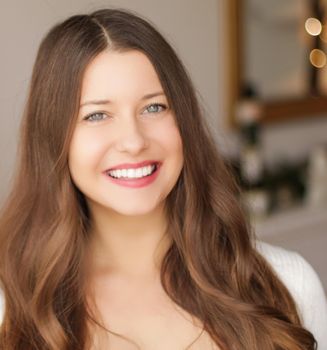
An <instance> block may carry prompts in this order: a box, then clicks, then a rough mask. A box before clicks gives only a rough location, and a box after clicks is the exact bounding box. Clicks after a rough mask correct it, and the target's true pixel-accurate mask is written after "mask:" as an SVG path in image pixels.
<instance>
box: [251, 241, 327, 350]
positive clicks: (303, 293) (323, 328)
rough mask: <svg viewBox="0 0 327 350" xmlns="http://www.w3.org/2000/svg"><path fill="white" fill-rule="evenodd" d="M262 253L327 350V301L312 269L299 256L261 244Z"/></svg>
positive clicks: (308, 325)
mask: <svg viewBox="0 0 327 350" xmlns="http://www.w3.org/2000/svg"><path fill="white" fill-rule="evenodd" d="M256 248H257V250H258V251H259V253H260V254H261V255H262V256H263V257H264V258H265V259H266V260H267V261H268V263H269V264H270V265H271V267H272V268H273V270H274V271H275V272H276V274H277V275H278V277H279V278H280V279H281V281H282V282H283V283H284V285H285V286H286V287H287V289H288V290H289V292H290V293H291V294H292V296H293V298H294V300H295V302H296V304H297V308H298V311H299V314H300V317H301V318H302V321H303V324H304V326H305V327H306V328H307V329H309V330H310V331H311V332H312V333H313V334H314V336H315V338H316V339H317V341H318V345H319V347H318V349H319V350H327V301H326V295H325V292H324V289H323V286H322V283H321V281H320V279H319V277H318V275H317V273H316V272H315V270H314V269H313V268H312V266H311V265H310V264H309V263H308V262H307V261H306V260H305V259H304V258H303V257H302V256H301V255H300V254H298V253H296V252H293V251H289V250H286V249H284V248H281V247H276V246H273V245H271V244H268V243H264V242H261V241H257V242H256Z"/></svg>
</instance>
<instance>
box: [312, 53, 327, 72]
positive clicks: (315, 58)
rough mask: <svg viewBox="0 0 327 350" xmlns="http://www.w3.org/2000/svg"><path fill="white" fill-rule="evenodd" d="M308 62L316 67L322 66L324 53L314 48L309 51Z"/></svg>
mask: <svg viewBox="0 0 327 350" xmlns="http://www.w3.org/2000/svg"><path fill="white" fill-rule="evenodd" d="M310 62H311V64H312V65H313V66H315V67H316V68H323V67H325V65H326V62H327V58H326V54H325V53H324V52H323V51H321V50H318V49H314V50H312V51H311V53H310Z"/></svg>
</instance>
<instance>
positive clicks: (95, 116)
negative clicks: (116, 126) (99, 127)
mask: <svg viewBox="0 0 327 350" xmlns="http://www.w3.org/2000/svg"><path fill="white" fill-rule="evenodd" d="M106 117H107V116H106V115H105V114H104V113H100V112H97V113H92V114H89V115H88V116H86V117H85V118H84V120H86V121H90V122H100V121H102V120H104V119H105V118H106Z"/></svg>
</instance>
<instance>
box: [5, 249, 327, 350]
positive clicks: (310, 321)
mask: <svg viewBox="0 0 327 350" xmlns="http://www.w3.org/2000/svg"><path fill="white" fill-rule="evenodd" d="M257 249H258V251H259V252H260V253H261V254H262V255H263V256H264V257H265V258H266V260H267V261H268V262H269V263H270V265H271V266H272V267H273V269H274V270H275V272H276V273H277V275H278V276H279V277H280V279H281V280H282V281H283V282H284V284H285V285H286V287H287V288H288V290H289V291H290V293H291V294H292V296H293V298H294V300H295V302H296V304H297V307H298V311H299V314H300V316H301V318H302V321H303V324H304V326H305V328H307V329H308V330H309V331H310V332H312V334H313V335H314V337H315V338H316V340H317V342H318V350H327V301H326V296H325V294H324V290H323V287H322V284H321V282H320V280H319V278H318V276H317V274H316V272H315V271H314V270H313V269H312V267H311V266H310V265H309V264H308V262H307V261H306V260H304V259H303V257H302V256H301V255H299V254H298V253H295V252H291V251H288V250H285V249H283V248H280V247H275V246H272V245H270V244H267V243H263V242H257ZM3 311H4V299H3V296H2V294H1V292H0V322H1V320H2V317H3Z"/></svg>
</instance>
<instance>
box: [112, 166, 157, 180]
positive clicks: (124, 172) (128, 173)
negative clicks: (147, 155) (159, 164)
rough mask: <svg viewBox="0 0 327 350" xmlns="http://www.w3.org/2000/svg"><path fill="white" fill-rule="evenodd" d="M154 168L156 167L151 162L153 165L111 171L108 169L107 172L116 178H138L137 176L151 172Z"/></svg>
mask: <svg viewBox="0 0 327 350" xmlns="http://www.w3.org/2000/svg"><path fill="white" fill-rule="evenodd" d="M155 169H156V166H155V165H154V164H153V165H148V166H145V167H142V168H137V169H119V170H111V171H108V174H109V175H110V176H112V177H115V178H117V179H119V178H128V179H138V178H141V177H144V176H148V175H150V174H152V173H153V172H154V170H155Z"/></svg>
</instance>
